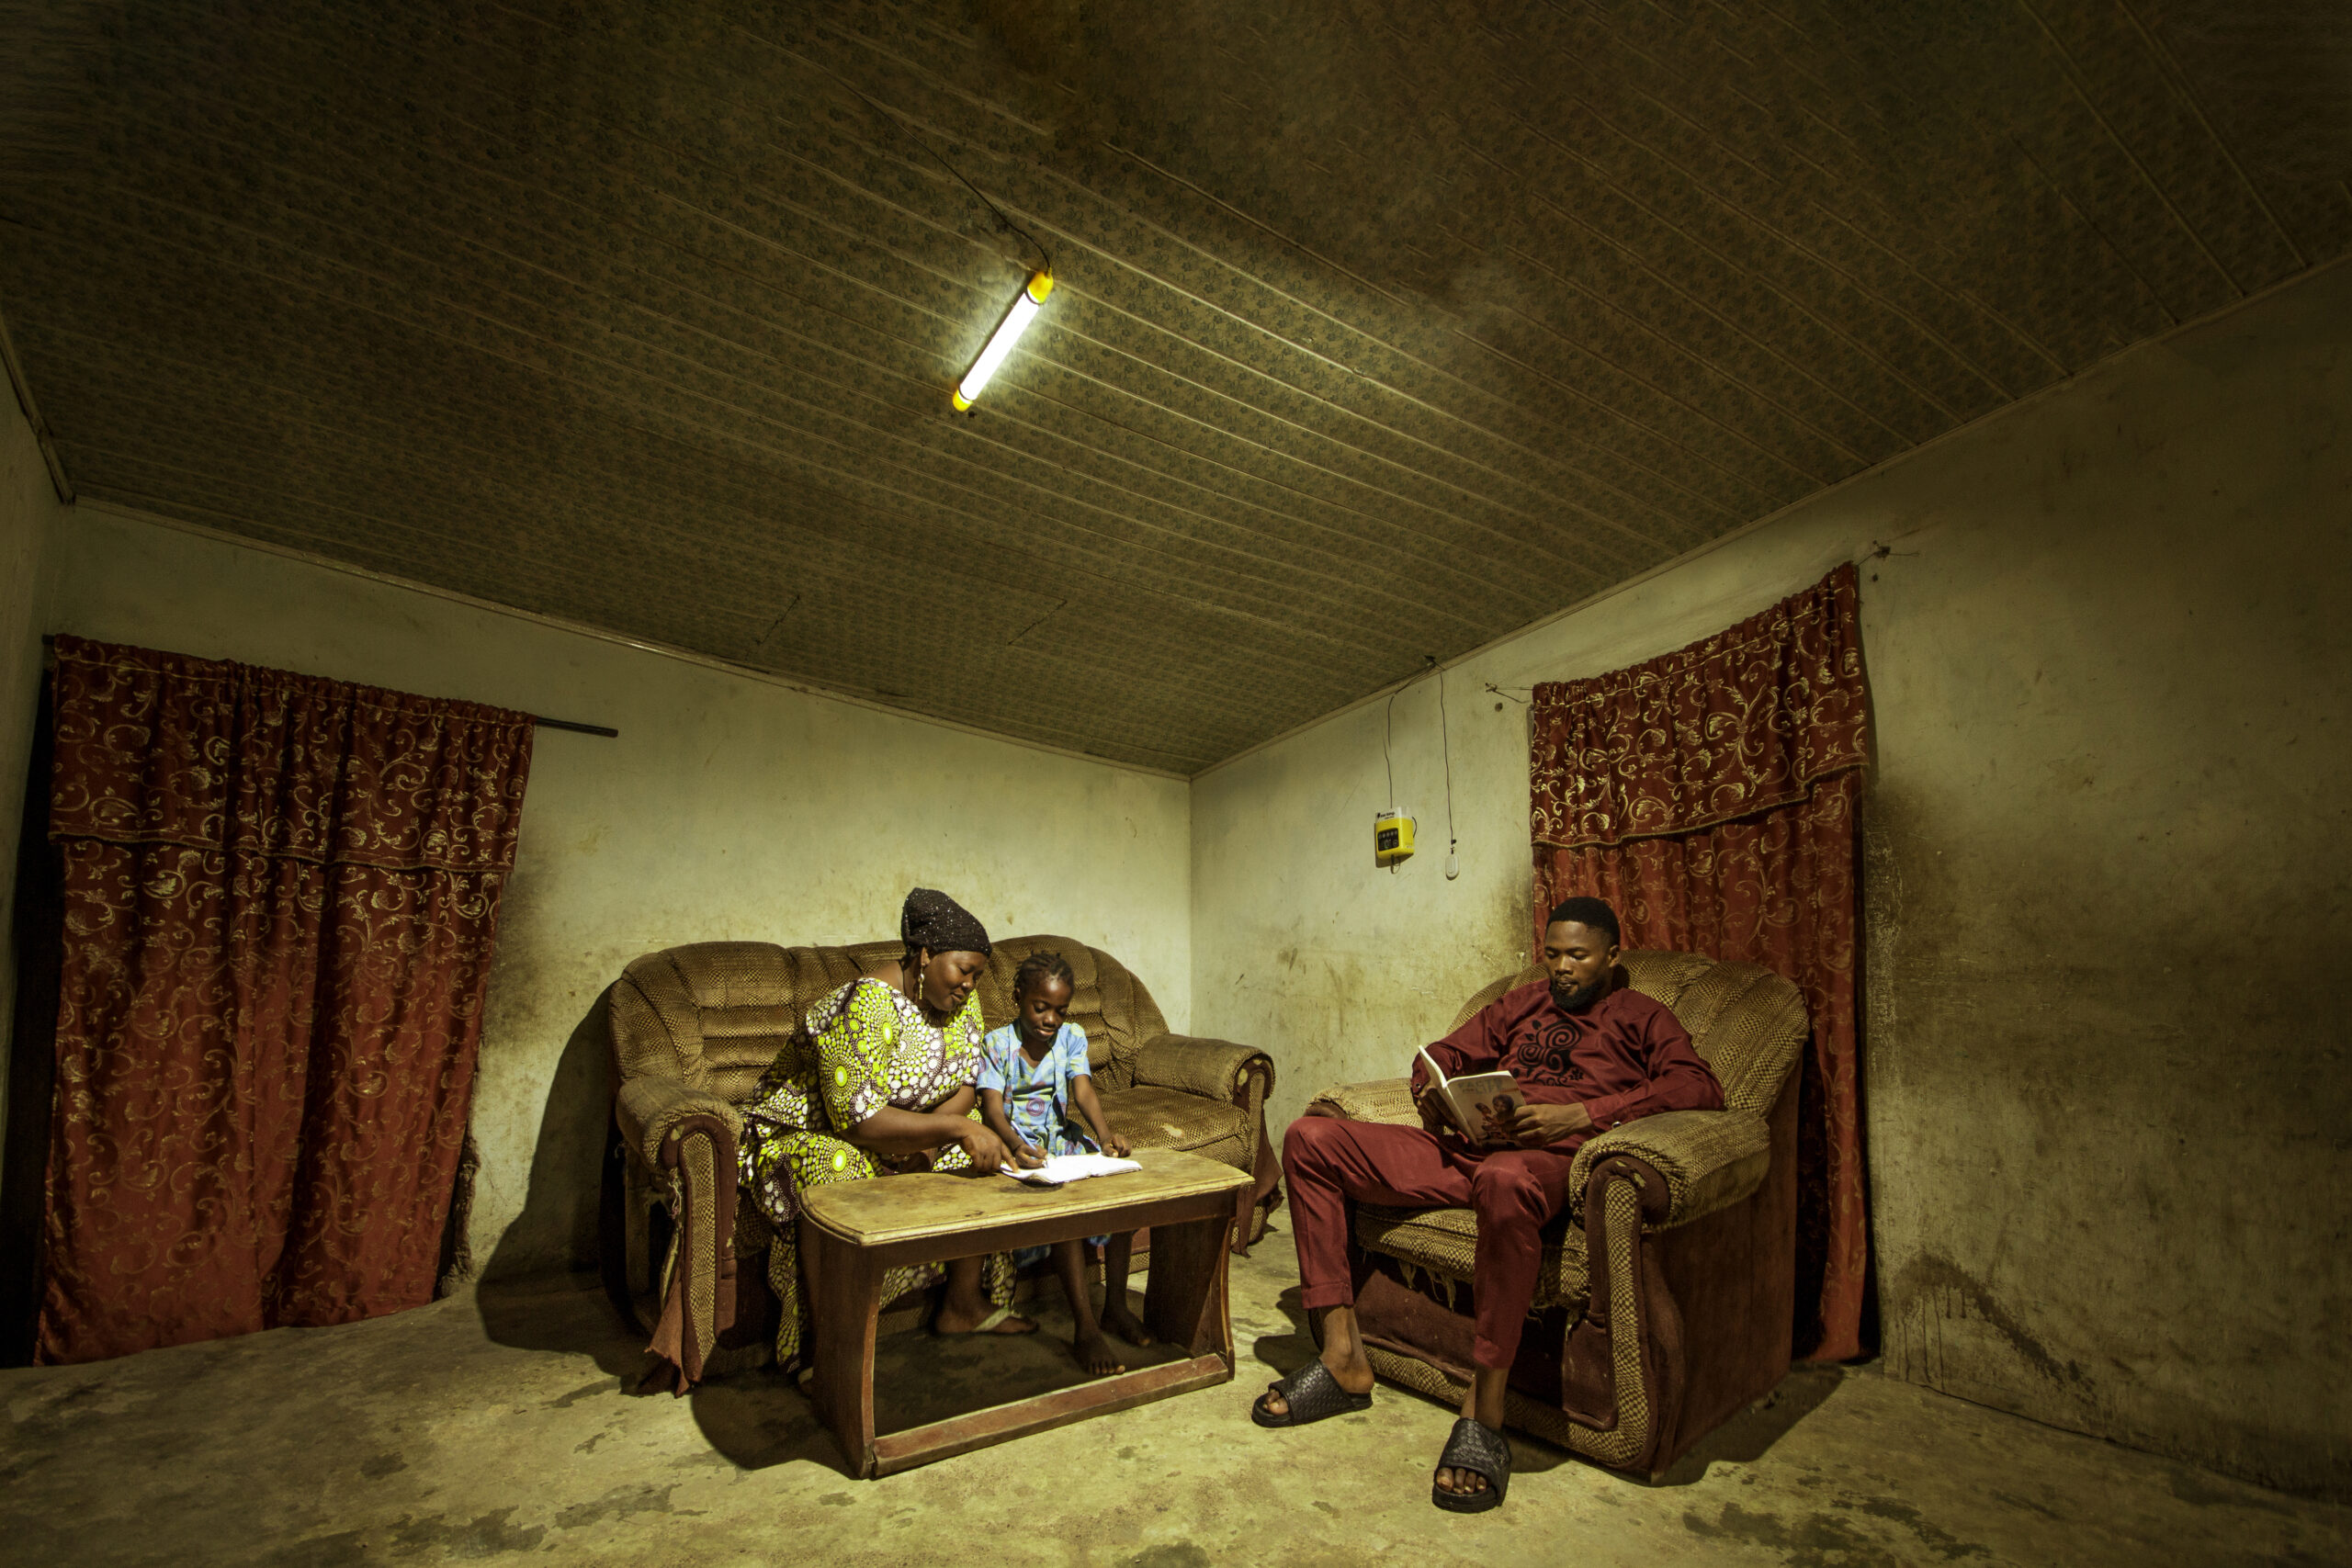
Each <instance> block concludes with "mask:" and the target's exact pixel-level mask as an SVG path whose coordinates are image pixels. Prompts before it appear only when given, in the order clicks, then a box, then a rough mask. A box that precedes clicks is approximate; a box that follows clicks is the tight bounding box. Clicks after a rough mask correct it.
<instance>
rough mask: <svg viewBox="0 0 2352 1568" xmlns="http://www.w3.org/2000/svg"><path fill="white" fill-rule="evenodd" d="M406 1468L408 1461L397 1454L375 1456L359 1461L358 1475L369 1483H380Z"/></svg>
mask: <svg viewBox="0 0 2352 1568" xmlns="http://www.w3.org/2000/svg"><path fill="white" fill-rule="evenodd" d="M407 1468H408V1461H406V1460H404V1459H402V1458H401V1456H400V1455H398V1454H376V1455H374V1456H372V1457H370V1458H368V1459H364V1460H362V1461H359V1473H360V1474H362V1475H364V1476H366V1477H367V1478H368V1480H370V1481H381V1480H383V1479H384V1477H386V1476H388V1475H393V1474H397V1473H399V1472H401V1471H403V1470H406V1469H407Z"/></svg>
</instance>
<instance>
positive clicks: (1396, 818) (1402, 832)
mask: <svg viewBox="0 0 2352 1568" xmlns="http://www.w3.org/2000/svg"><path fill="white" fill-rule="evenodd" d="M1412 853H1413V819H1412V818H1410V817H1408V816H1406V815H1405V814H1404V813H1402V812H1400V811H1398V810H1397V809H1396V808H1394V807H1391V808H1390V809H1388V810H1386V811H1375V812H1374V813H1373V814H1372V858H1373V861H1374V863H1375V864H1379V865H1395V864H1396V863H1397V862H1398V861H1401V860H1406V859H1409V858H1410V857H1411V855H1412Z"/></svg>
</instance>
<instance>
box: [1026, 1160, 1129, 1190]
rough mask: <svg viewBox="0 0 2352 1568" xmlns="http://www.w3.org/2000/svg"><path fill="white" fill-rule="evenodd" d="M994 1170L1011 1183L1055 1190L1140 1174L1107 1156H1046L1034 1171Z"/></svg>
mask: <svg viewBox="0 0 2352 1568" xmlns="http://www.w3.org/2000/svg"><path fill="white" fill-rule="evenodd" d="M1142 1168H1143V1167H1142V1166H1140V1165H1138V1164H1136V1162H1135V1161H1134V1160H1131V1159H1114V1158H1112V1157H1111V1156H1109V1155H1048V1156H1046V1163H1045V1164H1043V1165H1041V1166H1039V1167H1038V1168H1036V1169H1035V1170H1023V1169H1022V1168H1020V1167H1019V1166H1017V1165H1007V1166H1000V1167H999V1169H1001V1170H1002V1171H1003V1172H1004V1174H1005V1175H1007V1176H1009V1177H1011V1178H1012V1179H1013V1180H1015V1181H1027V1182H1031V1183H1034V1184H1035V1185H1036V1186H1039V1187H1059V1186H1060V1185H1062V1184H1063V1183H1064V1182H1066V1181H1083V1180H1085V1179H1087V1178H1088V1177H1090V1176H1116V1175H1118V1174H1119V1172H1121V1171H1123V1170H1141V1169H1142Z"/></svg>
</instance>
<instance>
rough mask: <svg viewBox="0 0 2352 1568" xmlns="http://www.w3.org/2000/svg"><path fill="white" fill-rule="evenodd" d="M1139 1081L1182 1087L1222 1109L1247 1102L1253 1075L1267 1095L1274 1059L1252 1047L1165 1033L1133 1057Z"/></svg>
mask: <svg viewBox="0 0 2352 1568" xmlns="http://www.w3.org/2000/svg"><path fill="white" fill-rule="evenodd" d="M1135 1075H1136V1082H1137V1083H1139V1084H1150V1085H1152V1086H1154V1087H1155V1088H1159V1089H1182V1090H1183V1091H1184V1092H1185V1093H1187V1094H1197V1095H1199V1096H1200V1097H1201V1098H1202V1099H1204V1100H1216V1101H1217V1102H1218V1103H1219V1104H1223V1105H1244V1104H1246V1102H1247V1100H1248V1098H1249V1094H1250V1078H1251V1077H1262V1078H1263V1079H1264V1081H1263V1082H1262V1083H1261V1084H1260V1085H1259V1086H1258V1093H1259V1094H1260V1096H1261V1097H1262V1096H1263V1095H1264V1094H1265V1093H1266V1092H1267V1091H1268V1090H1270V1089H1272V1088H1273V1087H1274V1062H1273V1058H1272V1057H1271V1056H1269V1055H1266V1054H1265V1053H1264V1052H1263V1051H1261V1050H1259V1049H1258V1048H1257V1047H1256V1046H1254V1045H1237V1044H1235V1043H1233V1042H1232V1041H1230V1040H1204V1039H1202V1038H1201V1037H1199V1036H1198V1035H1193V1034H1162V1035H1159V1036H1157V1037H1155V1038H1153V1039H1150V1040H1148V1041H1146V1042H1144V1045H1143V1048H1142V1049H1141V1050H1139V1051H1137V1052H1136V1055H1135Z"/></svg>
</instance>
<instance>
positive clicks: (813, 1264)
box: [800, 1217, 882, 1477]
mask: <svg viewBox="0 0 2352 1568" xmlns="http://www.w3.org/2000/svg"><path fill="white" fill-rule="evenodd" d="M871 1259H872V1255H871V1254H870V1253H868V1252H867V1251H866V1249H865V1248H864V1247H855V1246H853V1245H851V1244H850V1243H848V1242H845V1241H842V1240H841V1239H840V1238H839V1237H837V1236H834V1235H831V1234H829V1233H828V1232H825V1231H823V1230H820V1229H819V1228H818V1227H817V1226H815V1225H813V1224H809V1221H808V1220H807V1219H806V1218H805V1217H804V1218H803V1219H802V1220H801V1222H800V1275H801V1285H802V1288H803V1289H804V1290H806V1291H807V1292H809V1320H810V1329H811V1337H812V1339H813V1340H814V1344H813V1345H812V1347H811V1350H812V1359H811V1362H810V1367H811V1376H810V1378H809V1396H810V1397H811V1398H812V1399H813V1400H814V1401H815V1402H816V1405H817V1414H818V1415H819V1416H820V1417H822V1419H823V1420H824V1423H825V1425H826V1426H827V1427H831V1429H832V1434H833V1439H834V1441H836V1442H838V1443H840V1444H841V1447H842V1458H843V1459H846V1460H847V1461H849V1470H850V1473H851V1474H852V1475H854V1476H867V1477H870V1476H872V1475H873V1474H874V1473H875V1452H874V1320H875V1318H876V1315H877V1314H878V1313H879V1311H880V1309H881V1305H882V1303H881V1300H880V1296H881V1290H882V1270H881V1269H878V1268H877V1267H876V1266H875V1264H874V1263H873V1262H872V1260H871Z"/></svg>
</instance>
